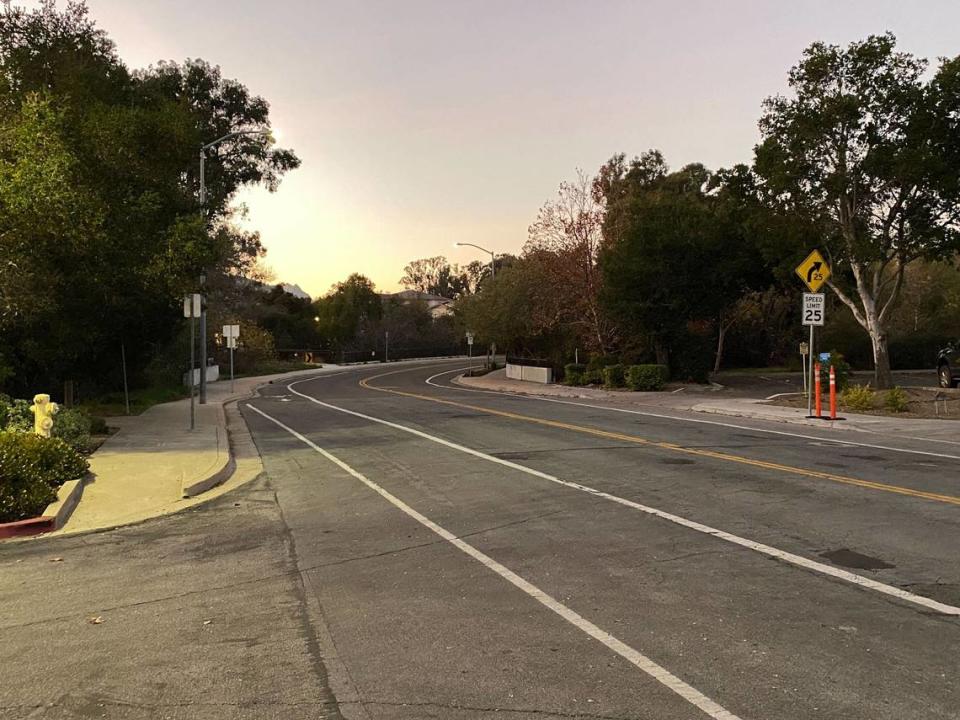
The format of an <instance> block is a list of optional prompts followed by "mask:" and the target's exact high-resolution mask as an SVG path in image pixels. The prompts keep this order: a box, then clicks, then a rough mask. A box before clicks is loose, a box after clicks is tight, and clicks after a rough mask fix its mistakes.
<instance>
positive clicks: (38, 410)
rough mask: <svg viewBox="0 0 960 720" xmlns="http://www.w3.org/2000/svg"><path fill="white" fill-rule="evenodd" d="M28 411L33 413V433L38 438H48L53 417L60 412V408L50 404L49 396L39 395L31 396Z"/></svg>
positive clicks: (51, 428)
mask: <svg viewBox="0 0 960 720" xmlns="http://www.w3.org/2000/svg"><path fill="white" fill-rule="evenodd" d="M30 409H31V410H32V411H33V431H34V432H35V433H36V434H37V435H39V436H40V437H50V431H51V430H53V416H54V415H56V414H57V412H58V411H59V410H60V406H59V405H57V404H56V403H55V402H50V396H49V395H46V394H43V393H41V394H39V395H34V396H33V405H31V406H30Z"/></svg>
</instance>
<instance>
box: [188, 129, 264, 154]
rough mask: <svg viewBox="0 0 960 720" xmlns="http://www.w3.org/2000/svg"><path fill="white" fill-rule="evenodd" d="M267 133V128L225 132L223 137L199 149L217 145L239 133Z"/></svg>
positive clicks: (207, 148)
mask: <svg viewBox="0 0 960 720" xmlns="http://www.w3.org/2000/svg"><path fill="white" fill-rule="evenodd" d="M269 134H270V131H269V130H234V131H233V132H229V133H227V134H226V135H224V136H223V137H220V138H217V139H216V140H214V141H213V142H208V143H207V144H206V145H204V146H203V147H201V148H200V151H201V152H203V151H204V150H209V149H210V148H212V147H213V146H214V145H219V144H220V143H222V142H224V141H225V140H229V139H230V138H234V137H239V136H240V135H269Z"/></svg>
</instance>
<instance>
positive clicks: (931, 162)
mask: <svg viewBox="0 0 960 720" xmlns="http://www.w3.org/2000/svg"><path fill="white" fill-rule="evenodd" d="M926 66H927V63H926V61H925V60H922V59H919V58H916V57H914V56H912V55H910V54H908V53H904V52H899V51H897V49H896V39H895V38H894V36H893V35H892V34H889V33H887V34H885V35H879V36H871V37H869V38H867V39H866V40H864V41H862V42H855V43H852V44H851V45H849V46H848V47H846V48H841V47H839V46H836V45H827V44H824V43H814V44H813V45H811V46H810V47H809V48H807V50H806V51H805V52H804V54H803V57H802V59H801V60H800V62H799V63H798V64H797V65H796V66H795V67H794V68H793V69H792V70H791V71H790V75H789V84H790V88H791V90H792V92H793V96H792V97H789V98H788V97H782V96H775V97H771V98H769V99H767V100H766V102H765V103H764V113H763V117H762V118H761V120H760V130H761V134H762V142H761V143H760V144H759V145H758V146H757V148H756V170H757V172H758V174H759V175H760V176H761V177H762V178H763V180H764V182H765V186H764V189H765V190H766V192H767V194H768V198H769V200H770V202H771V203H772V204H774V205H775V206H776V207H777V208H779V209H780V210H782V211H783V212H786V213H791V214H793V215H794V216H795V217H797V218H799V219H800V220H801V221H802V222H805V223H807V224H808V225H809V226H810V227H812V228H814V229H815V231H816V232H817V233H818V234H819V235H820V237H821V239H822V243H823V247H824V248H825V249H826V251H827V253H828V254H829V259H830V261H831V263H832V266H833V269H834V272H835V275H834V278H833V279H832V280H831V281H830V282H829V286H830V288H831V290H833V292H834V293H835V294H836V295H837V297H838V298H840V300H841V301H842V302H843V303H844V304H845V305H846V306H847V307H849V308H850V310H851V312H852V313H853V316H854V317H855V318H856V321H857V322H858V323H859V324H860V325H861V327H863V329H864V330H866V332H867V333H868V334H869V336H870V340H871V344H872V347H873V358H874V367H875V382H876V385H877V387H882V388H885V387H890V385H891V383H892V378H891V374H890V357H889V352H888V327H889V322H890V316H891V314H892V313H893V311H894V309H895V308H896V305H897V299H898V298H899V296H900V293H901V290H902V287H903V283H904V277H905V269H906V267H907V266H908V265H909V264H910V263H911V262H913V261H915V260H917V259H918V258H927V259H938V258H944V257H949V256H951V255H953V254H954V253H955V252H956V251H957V248H958V245H960V183H958V180H957V172H956V161H957V159H958V157H960V154H958V145H960V126H958V123H960V120H958V118H960V58H957V59H954V60H948V61H943V62H942V63H941V65H940V67H939V69H938V71H937V72H936V74H935V75H934V77H933V78H932V79H931V80H930V81H928V82H925V81H924V79H923V74H924V71H925V68H926ZM806 250H809V248H803V249H798V250H796V253H797V255H796V256H795V259H800V258H801V257H802V254H803V253H804V251H806Z"/></svg>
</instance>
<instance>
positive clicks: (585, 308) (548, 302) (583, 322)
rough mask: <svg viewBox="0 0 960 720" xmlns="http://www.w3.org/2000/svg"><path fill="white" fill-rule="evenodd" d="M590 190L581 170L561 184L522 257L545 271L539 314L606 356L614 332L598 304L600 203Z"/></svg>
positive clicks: (532, 228)
mask: <svg viewBox="0 0 960 720" xmlns="http://www.w3.org/2000/svg"><path fill="white" fill-rule="evenodd" d="M593 188H594V180H593V179H592V178H590V177H589V176H588V175H586V174H585V173H584V172H583V171H579V170H578V171H577V178H576V180H574V181H572V182H563V183H561V184H560V189H559V191H558V193H557V196H556V197H555V198H554V199H553V200H551V201H549V202H547V203H546V204H544V205H543V207H541V208H540V211H539V213H538V214H537V219H536V220H535V221H534V223H533V224H532V225H531V226H530V228H529V231H528V240H527V243H526V245H524V249H523V252H524V255H525V256H530V255H537V256H538V257H539V259H540V261H541V262H542V263H543V265H544V268H545V278H546V283H545V284H543V285H542V286H540V287H539V288H538V296H539V302H538V303H537V306H538V307H539V308H540V309H541V311H543V312H546V313H547V314H549V315H551V316H553V317H554V318H555V319H557V320H558V321H560V322H564V323H566V324H568V325H570V326H572V327H575V328H577V330H578V332H577V334H578V335H579V337H580V340H581V342H582V343H583V344H584V347H585V348H586V349H588V350H592V351H597V352H601V353H605V352H607V350H608V348H609V347H610V346H611V345H612V343H613V340H614V335H615V330H614V327H613V324H612V323H611V322H610V320H609V319H608V317H607V316H606V314H605V313H604V312H603V308H602V307H601V302H600V294H601V286H602V280H603V278H602V275H601V273H600V269H599V266H598V258H599V254H600V245H601V242H602V240H603V218H604V203H603V197H602V196H599V197H598V196H597V195H595V194H594V190H593Z"/></svg>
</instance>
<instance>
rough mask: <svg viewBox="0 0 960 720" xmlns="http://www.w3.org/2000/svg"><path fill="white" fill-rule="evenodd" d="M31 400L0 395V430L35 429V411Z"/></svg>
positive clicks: (23, 430) (20, 430) (22, 430)
mask: <svg viewBox="0 0 960 720" xmlns="http://www.w3.org/2000/svg"><path fill="white" fill-rule="evenodd" d="M30 405H31V402H30V401H29V400H15V399H13V398H10V397H8V396H6V395H0V431H3V430H12V431H15V432H30V431H31V430H33V412H32V411H31V410H30Z"/></svg>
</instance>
